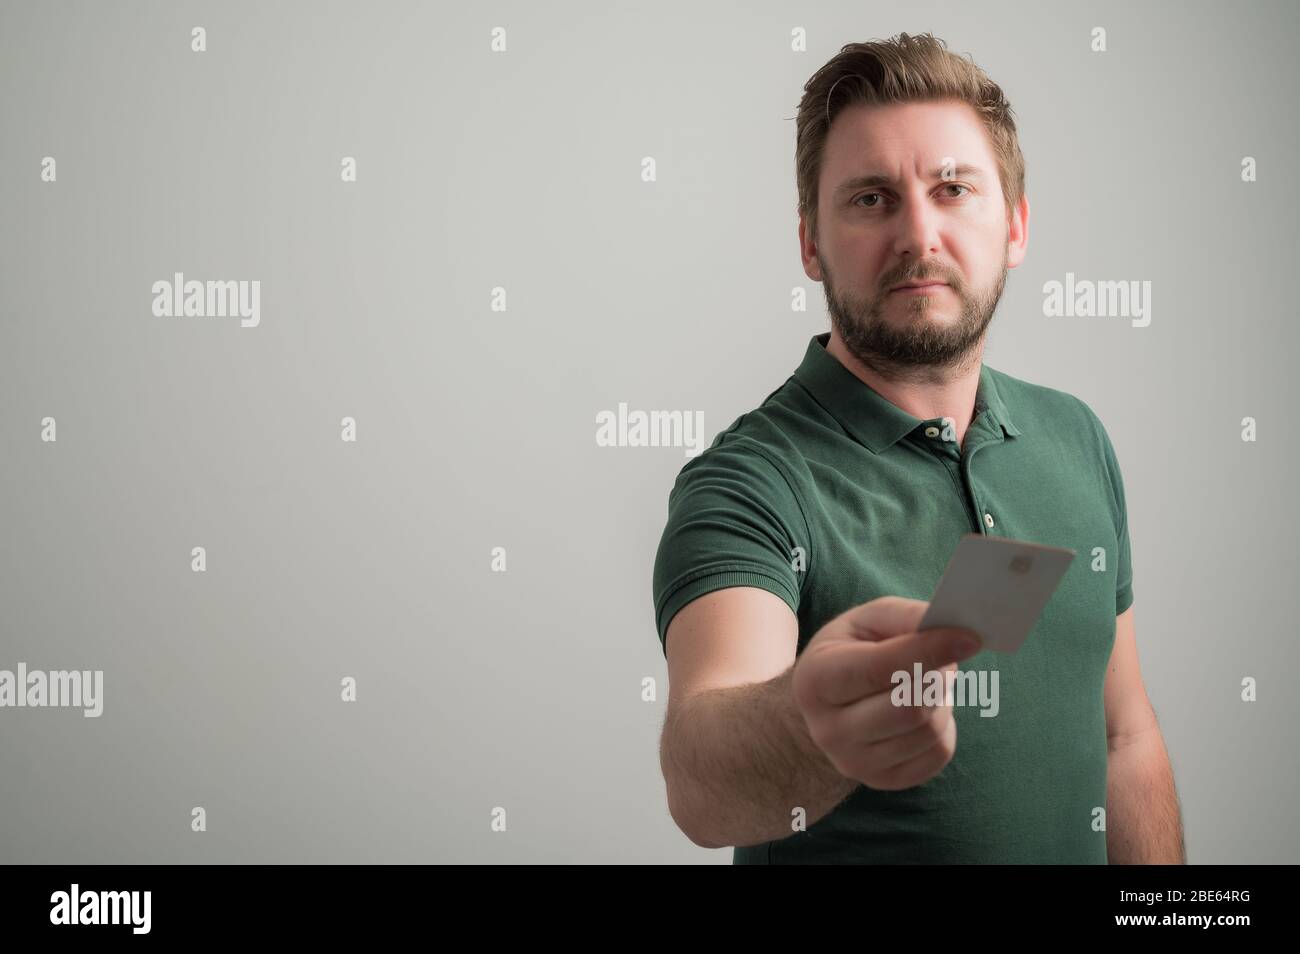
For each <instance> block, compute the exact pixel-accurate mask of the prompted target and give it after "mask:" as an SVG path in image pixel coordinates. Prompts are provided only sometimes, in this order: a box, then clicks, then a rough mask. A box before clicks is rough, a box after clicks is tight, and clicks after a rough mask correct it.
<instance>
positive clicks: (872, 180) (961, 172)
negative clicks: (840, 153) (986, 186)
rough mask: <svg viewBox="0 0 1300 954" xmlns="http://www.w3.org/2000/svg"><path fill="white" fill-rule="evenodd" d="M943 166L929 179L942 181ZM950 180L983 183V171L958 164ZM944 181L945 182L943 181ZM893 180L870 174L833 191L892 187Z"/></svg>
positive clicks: (844, 191) (840, 185)
mask: <svg viewBox="0 0 1300 954" xmlns="http://www.w3.org/2000/svg"><path fill="white" fill-rule="evenodd" d="M944 168H945V167H944V166H936V167H935V169H934V170H933V171H932V172H931V173H930V178H931V179H943V177H944V176H943V173H944ZM949 178H952V179H972V180H974V181H976V182H983V181H984V171H983V170H982V169H980V168H979V167H978V166H973V165H971V164H970V163H966V162H959V163H957V164H956V165H955V166H953V167H952V175H951V176H950V177H949ZM945 181H946V180H945ZM893 184H894V180H893V178H892V177H891V176H887V175H885V174H884V173H883V172H871V173H867V174H865V175H859V176H854V177H853V178H851V179H845V180H844V181H843V182H841V183H840V184H839V186H838V187H837V188H836V189H835V194H836V195H843V194H844V193H846V192H854V191H856V190H858V189H874V188H876V187H878V186H888V185H893Z"/></svg>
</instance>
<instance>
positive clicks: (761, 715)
mask: <svg viewBox="0 0 1300 954" xmlns="http://www.w3.org/2000/svg"><path fill="white" fill-rule="evenodd" d="M793 672H794V667H793V666H791V668H789V669H787V670H786V671H785V672H784V673H782V674H781V675H780V676H777V677H776V678H775V679H771V680H768V681H767V682H760V683H754V684H752V685H748V686H736V687H732V688H727V689H714V690H709V691H706V692H701V693H699V694H698V695H694V696H692V697H690V698H689V699H687V700H686V701H685V702H683V703H681V704H680V705H678V706H677V707H676V708H675V709H674V710H673V711H672V712H671V713H670V715H669V718H668V721H667V723H666V724H665V725H664V732H663V739H662V741H661V743H660V750H659V759H660V763H661V764H662V766H663V770H664V779H665V780H666V781H667V783H668V788H669V801H670V803H672V806H671V807H672V810H673V817H674V819H675V820H676V821H677V823H678V825H679V826H681V828H682V830H683V831H685V832H686V833H687V834H688V835H689V836H690V837H691V839H692V840H693V841H695V842H696V843H697V844H700V845H703V846H705V847H708V848H721V847H723V846H726V845H754V844H758V843H760V842H764V841H775V840H778V839H781V838H787V837H789V836H790V835H791V834H792V833H793V832H794V831H795V830H796V829H795V827H794V820H795V818H796V817H797V816H796V815H795V814H794V810H795V809H796V808H802V809H803V811H804V815H803V816H802V817H803V819H804V822H805V824H806V825H812V823H813V822H814V821H816V820H817V819H819V818H821V817H822V816H824V815H826V814H827V813H828V812H829V811H830V810H831V809H832V808H834V807H835V806H836V805H838V804H839V803H840V802H841V801H843V800H844V799H845V798H846V797H847V796H848V795H849V793H850V792H852V791H853V789H854V788H856V787H857V785H858V783H857V782H855V781H853V780H852V779H849V778H845V777H844V776H843V775H841V774H840V773H839V772H838V771H836V769H835V767H834V766H833V765H831V763H830V760H829V759H827V758H826V756H825V754H824V753H823V752H822V751H821V749H820V748H818V747H817V744H816V743H815V742H813V740H812V738H811V737H810V736H809V735H808V728H807V726H806V725H805V724H804V721H803V715H802V714H801V713H800V712H799V708H798V706H797V705H796V703H795V700H794V694H793V692H792V691H791V676H792V674H793Z"/></svg>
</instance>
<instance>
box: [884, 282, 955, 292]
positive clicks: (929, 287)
mask: <svg viewBox="0 0 1300 954" xmlns="http://www.w3.org/2000/svg"><path fill="white" fill-rule="evenodd" d="M947 287H948V283H947V282H938V281H935V282H908V283H907V284H905V285H896V286H895V287H894V288H893V289H891V290H890V294H891V295H892V294H893V293H894V292H901V293H902V294H904V295H930V294H934V293H935V292H937V291H938V290H939V289H940V288H947Z"/></svg>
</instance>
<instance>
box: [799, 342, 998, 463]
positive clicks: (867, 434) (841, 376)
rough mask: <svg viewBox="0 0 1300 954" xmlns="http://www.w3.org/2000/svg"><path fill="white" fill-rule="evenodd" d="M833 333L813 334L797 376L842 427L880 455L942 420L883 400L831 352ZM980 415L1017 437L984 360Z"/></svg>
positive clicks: (978, 403) (977, 398)
mask: <svg viewBox="0 0 1300 954" xmlns="http://www.w3.org/2000/svg"><path fill="white" fill-rule="evenodd" d="M830 337H831V334H830V332H829V331H827V332H823V333H822V334H819V335H814V336H813V337H812V340H811V341H809V342H808V350H807V351H806V352H805V353H804V358H803V361H802V363H800V365H799V367H798V368H797V369H796V370H795V372H794V377H795V378H796V379H797V380H798V381H799V383H801V384H802V385H803V386H804V387H805V388H807V389H808V391H809V393H811V394H812V396H813V397H814V398H815V399H816V400H817V402H818V403H819V404H821V405H822V407H824V408H826V410H827V411H828V412H829V413H830V415H831V416H832V417H833V418H835V420H836V421H838V422H839V423H840V425H841V426H842V427H843V428H844V429H845V430H846V431H848V432H849V433H850V434H852V435H853V437H854V438H856V439H857V440H858V441H859V442H860V443H862V444H863V445H865V446H866V447H867V449H868V450H870V451H872V452H873V453H876V454H879V453H881V452H882V451H884V450H887V449H888V448H890V447H892V446H893V445H894V444H896V443H897V442H898V441H899V440H901V439H902V438H903V437H905V436H907V435H908V434H910V433H911V432H912V431H914V430H916V428H918V427H921V426H923V425H926V424H939V423H941V422H940V421H939V420H937V419H935V420H929V421H923V420H922V419H921V418H918V417H913V416H912V415H911V414H908V413H907V412H906V411H904V410H903V409H902V408H901V407H899V406H898V405H896V404H893V403H892V402H890V401H889V400H887V399H886V398H884V397H883V396H882V395H881V394H880V393H879V392H878V391H876V390H875V389H874V388H872V387H871V386H870V385H868V384H867V383H866V382H865V381H863V380H862V379H861V378H859V377H858V376H857V375H856V374H854V373H853V372H852V371H850V370H849V369H848V368H846V367H845V366H844V365H843V364H841V363H840V361H839V359H838V358H836V357H835V356H834V355H833V354H831V353H830V352H829V351H827V350H826V344H827V342H828V341H830ZM975 407H976V410H977V415H976V417H977V418H978V417H979V415H980V414H981V413H982V414H987V415H988V420H989V423H990V424H991V425H992V428H993V430H994V432H995V433H996V432H997V429H998V428H999V427H1000V428H1001V429H1002V431H1003V432H1005V433H1006V434H1007V435H1009V436H1011V437H1015V436H1017V435H1018V434H1019V433H1020V430H1019V429H1018V428H1017V427H1016V426H1015V424H1013V423H1012V422H1011V417H1010V415H1009V414H1008V413H1007V406H1006V404H1005V403H1004V402H1003V400H1002V396H1001V395H1000V394H999V393H998V389H997V384H996V382H995V381H994V380H993V372H992V370H991V369H990V368H989V366H988V365H986V364H983V363H981V364H980V381H979V386H978V388H977V389H976V393H975Z"/></svg>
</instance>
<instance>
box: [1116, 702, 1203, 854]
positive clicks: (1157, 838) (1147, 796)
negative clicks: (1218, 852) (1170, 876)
mask: <svg viewBox="0 0 1300 954" xmlns="http://www.w3.org/2000/svg"><path fill="white" fill-rule="evenodd" d="M1106 854H1107V855H1108V857H1109V861H1110V863H1111V864H1113V865H1160V864H1166V865H1168V864H1172V865H1180V864H1185V863H1186V861H1187V857H1186V854H1185V852H1184V847H1183V822H1182V817H1181V812H1180V810H1179V805H1178V793H1177V792H1176V791H1175V788H1174V773H1173V770H1172V769H1171V767H1170V764H1169V753H1168V752H1167V751H1166V750H1165V741H1164V738H1163V737H1162V735H1161V733H1160V729H1159V728H1158V727H1156V726H1153V727H1152V728H1151V729H1149V730H1148V731H1146V732H1143V733H1142V734H1141V735H1138V736H1135V737H1133V738H1132V739H1130V740H1128V741H1127V742H1124V741H1121V742H1118V743H1117V744H1116V747H1115V748H1113V749H1111V751H1110V755H1109V756H1108V758H1107V772H1106Z"/></svg>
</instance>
